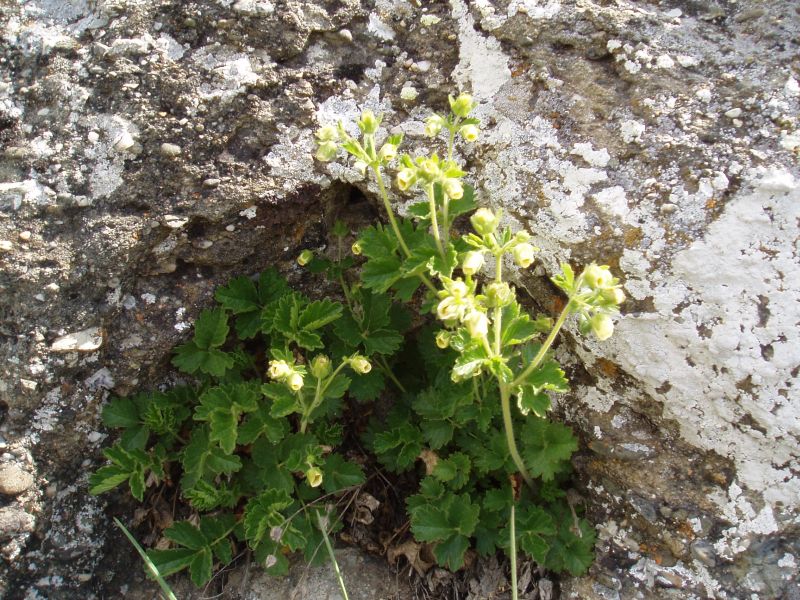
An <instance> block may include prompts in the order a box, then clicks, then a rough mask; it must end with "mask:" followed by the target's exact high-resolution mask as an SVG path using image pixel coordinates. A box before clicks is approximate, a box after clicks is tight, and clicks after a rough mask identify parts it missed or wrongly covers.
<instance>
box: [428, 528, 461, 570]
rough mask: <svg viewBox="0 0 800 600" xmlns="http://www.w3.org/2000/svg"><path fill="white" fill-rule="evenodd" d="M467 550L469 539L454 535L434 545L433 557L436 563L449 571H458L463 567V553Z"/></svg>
mask: <svg viewBox="0 0 800 600" xmlns="http://www.w3.org/2000/svg"><path fill="white" fill-rule="evenodd" d="M467 548H469V539H467V538H466V537H465V536H463V535H459V534H454V535H451V536H450V537H448V538H447V539H445V540H444V541H442V542H439V543H438V544H436V547H435V548H434V549H433V555H434V556H435V557H436V562H437V563H439V564H440V565H442V566H443V567H447V568H448V569H450V570H451V571H458V570H459V569H460V568H461V567H463V566H464V553H465V552H466V551H467Z"/></svg>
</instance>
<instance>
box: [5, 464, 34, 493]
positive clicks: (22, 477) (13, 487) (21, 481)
mask: <svg viewBox="0 0 800 600" xmlns="http://www.w3.org/2000/svg"><path fill="white" fill-rule="evenodd" d="M33 483H34V479H33V475H31V474H30V473H28V472H27V471H26V470H25V469H23V468H22V467H20V466H19V465H18V464H16V463H11V464H8V465H3V466H2V467H0V494H5V495H6V496H19V495H20V494H22V493H23V492H26V491H28V490H29V489H30V488H31V487H32V486H33Z"/></svg>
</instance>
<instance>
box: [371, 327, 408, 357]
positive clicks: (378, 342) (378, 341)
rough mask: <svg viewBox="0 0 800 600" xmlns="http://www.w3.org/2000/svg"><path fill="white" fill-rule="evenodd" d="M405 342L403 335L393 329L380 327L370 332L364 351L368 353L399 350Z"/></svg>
mask: <svg viewBox="0 0 800 600" xmlns="http://www.w3.org/2000/svg"><path fill="white" fill-rule="evenodd" d="M402 343H403V336H402V335H400V333H398V332H397V331H394V330H392V329H378V330H377V331H373V332H371V333H369V334H368V335H367V336H366V337H365V339H364V351H365V353H366V354H367V355H372V354H376V353H377V354H386V355H391V354H394V353H395V352H397V350H398V349H399V348H400V345H401V344H402Z"/></svg>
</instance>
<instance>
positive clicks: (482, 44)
mask: <svg viewBox="0 0 800 600" xmlns="http://www.w3.org/2000/svg"><path fill="white" fill-rule="evenodd" d="M450 5H451V7H452V16H453V19H454V20H455V21H456V22H457V23H458V28H459V47H458V55H459V62H458V65H457V66H456V68H455V69H454V71H453V79H455V80H456V81H457V82H458V83H459V84H460V85H461V86H462V87H463V88H464V89H465V90H471V91H472V94H473V95H474V96H475V98H476V99H477V100H488V99H490V98H492V97H493V96H494V95H495V94H496V93H497V92H498V91H499V90H500V88H501V87H503V85H505V83H506V82H507V81H509V80H510V79H511V69H510V68H509V66H508V56H506V55H505V53H504V52H503V50H502V48H501V47H500V42H499V41H497V39H495V38H493V37H485V36H483V35H481V34H479V33H478V32H477V31H476V30H475V20H474V19H473V18H472V15H470V14H469V10H468V9H467V6H466V5H465V4H464V2H463V0H451V2H450Z"/></svg>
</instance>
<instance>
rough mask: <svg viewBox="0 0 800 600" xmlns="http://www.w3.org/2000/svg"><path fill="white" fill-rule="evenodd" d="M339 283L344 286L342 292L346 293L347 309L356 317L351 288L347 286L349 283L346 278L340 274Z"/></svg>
mask: <svg viewBox="0 0 800 600" xmlns="http://www.w3.org/2000/svg"><path fill="white" fill-rule="evenodd" d="M339 283H340V284H341V286H342V292H344V299H345V300H346V301H347V308H349V309H350V313H351V314H353V316H355V313H354V311H353V300H352V299H351V298H350V288H349V287H348V286H347V282H346V281H345V280H344V276H343V275H342V274H339Z"/></svg>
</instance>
